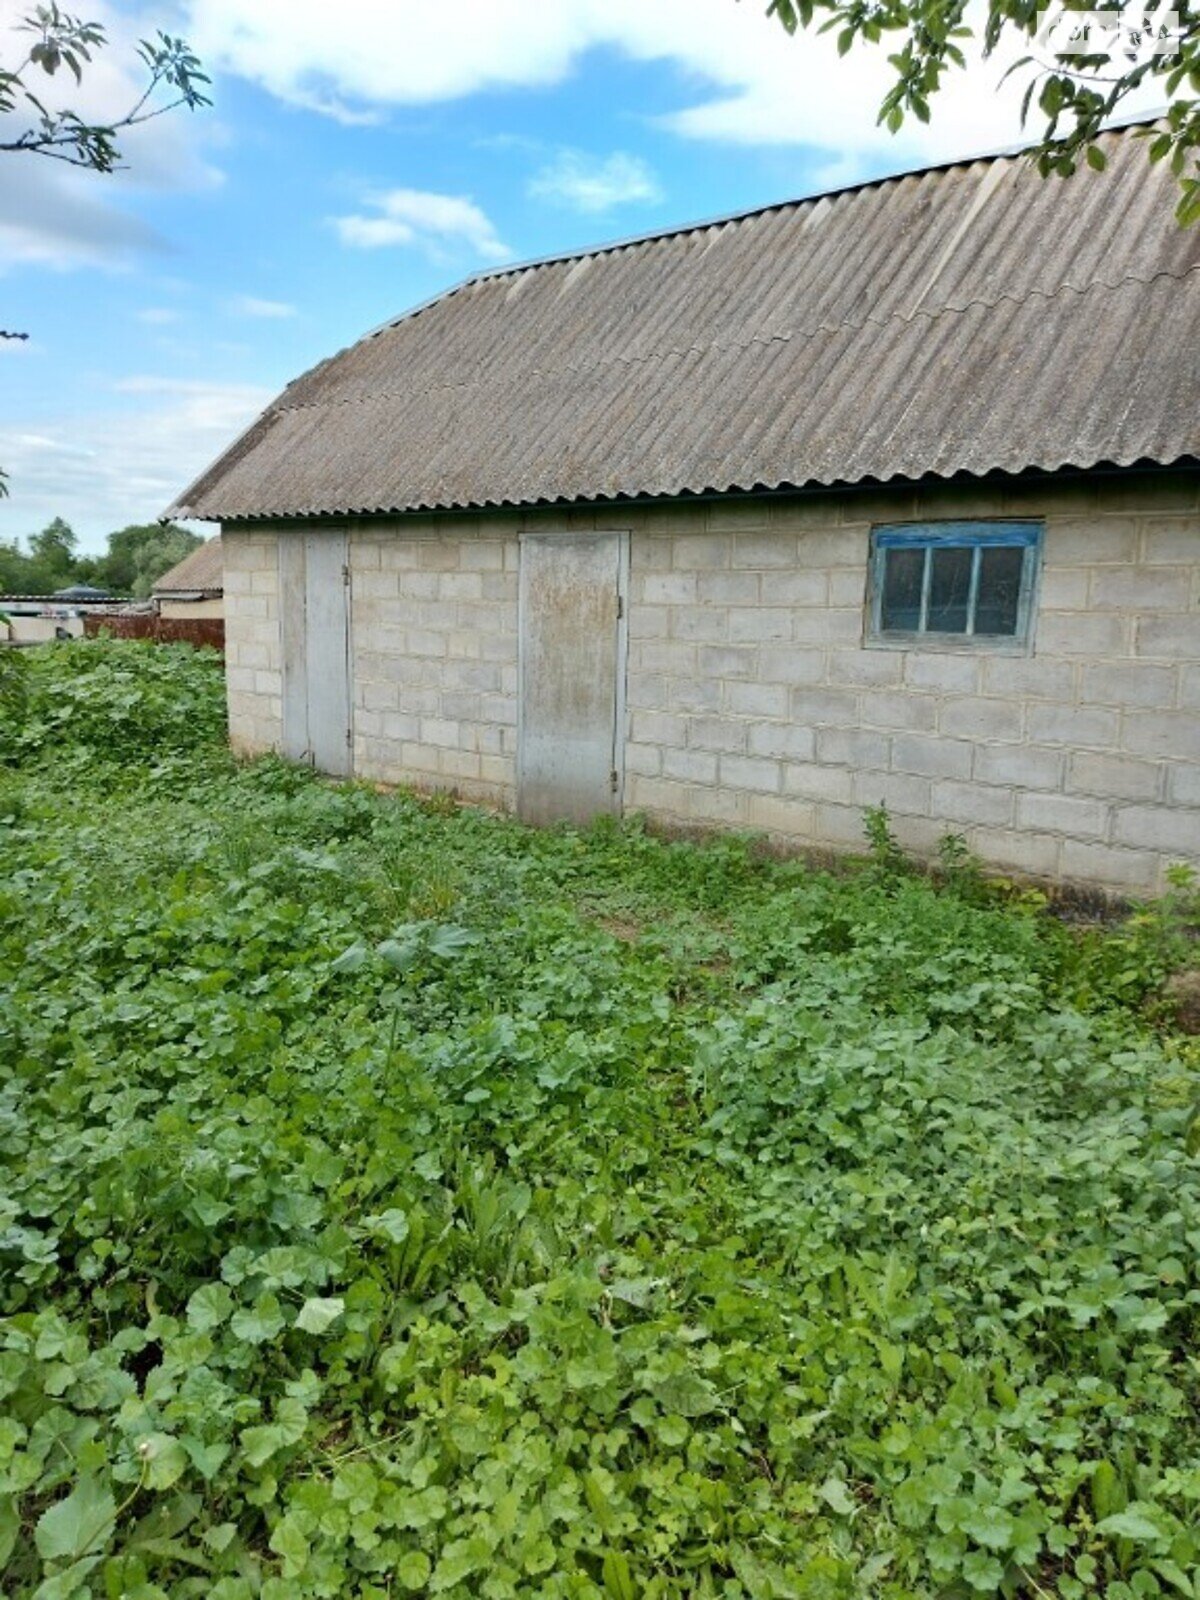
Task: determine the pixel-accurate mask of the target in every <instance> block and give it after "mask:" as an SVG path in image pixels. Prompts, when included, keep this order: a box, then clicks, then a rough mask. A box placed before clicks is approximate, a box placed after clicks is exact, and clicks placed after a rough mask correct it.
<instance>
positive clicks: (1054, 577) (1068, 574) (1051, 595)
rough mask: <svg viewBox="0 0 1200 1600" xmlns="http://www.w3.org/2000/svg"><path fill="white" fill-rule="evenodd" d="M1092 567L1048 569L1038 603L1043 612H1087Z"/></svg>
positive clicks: (1042, 580)
mask: <svg viewBox="0 0 1200 1600" xmlns="http://www.w3.org/2000/svg"><path fill="white" fill-rule="evenodd" d="M1091 575H1092V569H1091V568H1090V567H1047V568H1046V569H1045V570H1044V571H1043V573H1042V576H1041V582H1040V584H1039V586H1038V595H1037V602H1038V605H1039V607H1040V608H1041V609H1042V610H1043V611H1086V610H1087V608H1088V585H1089V583H1090V580H1091Z"/></svg>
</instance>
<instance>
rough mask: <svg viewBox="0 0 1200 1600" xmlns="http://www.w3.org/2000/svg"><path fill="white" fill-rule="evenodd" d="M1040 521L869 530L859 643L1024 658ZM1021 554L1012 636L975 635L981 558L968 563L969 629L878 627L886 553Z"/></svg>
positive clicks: (1037, 572)
mask: <svg viewBox="0 0 1200 1600" xmlns="http://www.w3.org/2000/svg"><path fill="white" fill-rule="evenodd" d="M1044 535H1045V523H1044V522H1043V521H1042V520H1041V519H1040V518H1037V517H1011V518H1004V517H994V518H972V519H970V520H953V521H952V520H937V521H923V522H881V523H876V524H875V526H874V527H873V528H872V529H871V554H870V568H869V573H870V582H869V585H868V594H867V616H866V637H865V639H864V641H863V642H864V644H866V645H868V646H871V647H872V648H874V649H882V650H914V649H922V650H950V651H969V652H978V651H980V650H991V651H996V652H999V653H1002V654H1005V655H1029V654H1031V653H1032V650H1033V634H1034V618H1035V616H1036V614H1037V592H1038V586H1039V581H1040V578H1041V570H1042V560H1041V556H1042V545H1043V540H1044ZM1014 546H1015V547H1017V548H1019V549H1021V550H1023V551H1024V560H1023V563H1022V567H1021V578H1020V585H1021V587H1020V592H1019V595H1018V599H1017V628H1016V632H1015V633H1011V634H1010V633H975V632H974V631H973V630H974V624H975V611H976V604H977V600H978V584H979V568H980V557H979V556H978V554H976V555H975V556H974V558H973V560H972V565H971V588H970V595H969V599H968V602H967V624H968V631H966V632H964V633H939V632H933V631H926V630H924V629H921V628H919V627H918V628H916V629H912V630H903V631H902V630H900V629H896V628H893V629H889V630H888V631H886V632H885V631H884V628H883V625H882V624H883V588H884V578H885V568H886V564H887V552H888V551H889V550H925V551H931V550H936V549H969V550H972V551H976V552H977V551H980V550H985V549H988V548H996V547H999V548H1006V547H1007V548H1013V547H1014ZM932 565H933V564H932V562H931V561H930V559H929V557H928V555H927V556H926V559H925V566H924V573H923V582H922V589H921V616H922V618H923V619H924V618H925V617H926V616H927V613H928V607H929V582H930V573H931V571H932Z"/></svg>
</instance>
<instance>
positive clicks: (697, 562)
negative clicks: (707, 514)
mask: <svg viewBox="0 0 1200 1600" xmlns="http://www.w3.org/2000/svg"><path fill="white" fill-rule="evenodd" d="M732 554H733V541H732V539H731V538H730V537H729V535H728V534H722V533H718V532H716V531H713V532H710V533H677V534H676V535H675V537H674V538H673V539H672V540H671V566H672V567H673V568H674V569H675V571H676V572H699V571H701V570H712V569H713V568H722V567H728V566H729V563H730V558H731V557H732Z"/></svg>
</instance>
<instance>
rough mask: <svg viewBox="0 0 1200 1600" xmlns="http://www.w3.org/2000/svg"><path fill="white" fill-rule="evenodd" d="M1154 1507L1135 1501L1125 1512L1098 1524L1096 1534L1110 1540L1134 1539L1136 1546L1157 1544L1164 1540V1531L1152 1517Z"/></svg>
mask: <svg viewBox="0 0 1200 1600" xmlns="http://www.w3.org/2000/svg"><path fill="white" fill-rule="evenodd" d="M1152 1509H1153V1508H1152V1507H1150V1506H1146V1505H1143V1504H1141V1503H1140V1502H1139V1501H1137V1500H1133V1501H1131V1502H1130V1503H1129V1505H1127V1506H1126V1507H1125V1509H1124V1511H1117V1512H1114V1514H1113V1515H1112V1516H1111V1517H1105V1518H1104V1519H1103V1520H1102V1521H1101V1522H1098V1523H1097V1524H1096V1532H1097V1533H1102V1534H1104V1535H1105V1536H1106V1537H1107V1538H1109V1539H1132V1540H1133V1541H1134V1542H1135V1543H1136V1544H1157V1543H1159V1542H1160V1541H1161V1540H1163V1538H1164V1535H1163V1531H1162V1529H1161V1528H1160V1527H1159V1526H1158V1524H1157V1523H1155V1522H1153V1521H1152V1520H1151V1517H1150V1513H1151V1511H1152Z"/></svg>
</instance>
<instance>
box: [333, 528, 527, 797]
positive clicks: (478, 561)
mask: <svg viewBox="0 0 1200 1600" xmlns="http://www.w3.org/2000/svg"><path fill="white" fill-rule="evenodd" d="M518 528H519V524H518V521H517V519H516V517H515V516H514V517H507V518H503V517H492V518H486V517H465V516H464V517H425V518H421V519H419V520H417V519H414V520H413V521H412V522H409V523H407V524H402V525H398V524H397V523H395V522H392V523H390V524H389V523H365V524H363V525H361V526H360V527H359V528H358V529H357V530H356V531H355V532H354V533H353V534H352V535H351V539H350V575H351V597H352V599H351V604H352V627H351V639H352V644H351V652H352V665H353V671H352V687H351V694H352V697H353V704H354V770H355V772H356V773H358V774H359V776H361V777H365V778H375V779H379V780H381V781H383V782H388V783H410V784H416V785H417V786H418V787H421V788H427V789H433V788H442V789H455V790H457V791H458V793H459V794H461V795H463V796H464V797H466V798H468V799H473V800H483V801H487V802H490V803H493V804H500V805H508V804H511V803H512V801H513V799H514V796H515V789H516V757H517V566H518V561H519V556H520V547H519V543H518Z"/></svg>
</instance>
